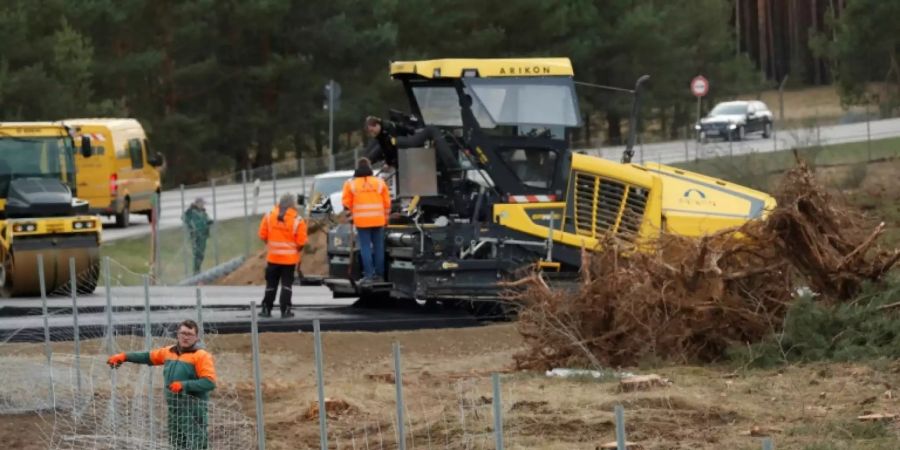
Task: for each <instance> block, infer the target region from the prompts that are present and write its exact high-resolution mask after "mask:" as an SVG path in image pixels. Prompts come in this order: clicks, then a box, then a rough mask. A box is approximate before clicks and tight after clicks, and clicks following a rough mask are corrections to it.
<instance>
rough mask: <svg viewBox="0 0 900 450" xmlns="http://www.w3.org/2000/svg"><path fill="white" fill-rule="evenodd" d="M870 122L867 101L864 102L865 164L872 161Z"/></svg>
mask: <svg viewBox="0 0 900 450" xmlns="http://www.w3.org/2000/svg"><path fill="white" fill-rule="evenodd" d="M871 122H872V121H871V120H870V119H869V101H868V100H866V155H867V158H866V162H869V161H872V127H871V125H872V123H871Z"/></svg>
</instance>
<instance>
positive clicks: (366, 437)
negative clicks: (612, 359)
mask: <svg viewBox="0 0 900 450" xmlns="http://www.w3.org/2000/svg"><path fill="white" fill-rule="evenodd" d="M131 276H133V274H131V273H129V272H127V271H125V270H124V269H122V268H121V267H120V266H118V265H116V264H114V263H113V262H111V261H110V262H106V263H105V264H104V265H103V266H102V267H101V291H100V292H101V293H102V294H103V295H102V296H100V297H99V298H98V296H90V297H79V296H77V295H76V296H71V295H66V294H65V293H64V292H65V291H64V290H62V289H60V290H57V291H53V292H51V293H50V294H51V295H49V296H48V298H47V299H46V300H42V304H41V306H40V308H37V307H36V306H34V305H27V304H24V303H21V304H18V305H19V306H15V305H13V307H15V308H19V310H18V311H15V312H13V313H14V314H13V313H10V312H8V311H7V312H6V315H5V316H3V317H2V318H0V330H2V333H3V335H2V336H3V337H2V339H0V367H2V368H3V370H2V374H3V383H0V423H3V422H4V421H6V420H7V418H8V417H10V416H11V415H22V414H26V415H30V416H31V417H33V418H34V422H37V425H36V426H35V428H36V429H38V430H39V433H37V434H29V436H33V438H35V439H38V440H39V441H40V443H41V445H42V447H41V448H51V449H80V448H100V449H105V448H110V449H112V448H117V449H170V448H216V449H219V448H223V449H230V448H234V449H238V448H241V449H245V448H254V447H256V448H265V447H266V446H267V445H270V446H271V447H272V448H348V449H349V448H353V449H363V448H365V449H482V448H523V449H531V448H548V443H549V442H554V443H555V445H556V446H555V447H553V448H598V443H606V442H610V441H616V440H618V438H621V443H622V446H618V447H616V446H613V447H603V448H623V449H624V448H637V447H634V446H630V445H629V444H627V443H626V440H625V432H626V431H628V432H629V433H631V434H634V435H635V436H636V437H638V438H639V439H648V438H652V437H653V436H654V433H656V431H654V428H653V427H654V425H653V423H654V422H652V421H647V420H644V419H642V418H641V417H640V416H639V415H635V416H633V417H632V419H631V420H632V421H633V422H629V423H628V424H626V422H625V419H626V415H625V414H626V413H627V412H628V411H627V410H626V409H625V408H637V407H641V405H644V406H645V409H644V411H647V408H646V407H652V408H651V409H658V410H659V411H662V412H661V413H660V414H665V415H666V416H665V418H663V419H661V420H664V421H665V420H672V421H673V423H677V418H678V417H680V416H682V415H684V414H688V415H691V414H693V415H695V416H696V417H693V419H692V420H700V421H701V422H703V421H709V423H710V424H716V423H719V422H717V421H721V420H729V419H728V418H727V417H729V415H730V414H731V413H728V412H727V411H725V412H723V411H720V410H718V409H716V407H715V406H714V405H713V404H714V403H716V401H717V400H716V399H705V400H704V399H702V398H697V399H694V400H693V401H694V402H696V403H697V404H696V405H693V404H691V401H690V400H687V399H685V398H679V397H677V396H670V395H669V394H665V393H662V394H660V395H659V396H652V395H649V396H648V395H642V394H640V393H636V394H621V393H616V391H615V386H614V385H608V384H606V385H605V384H604V383H607V382H608V381H609V380H601V381H591V380H588V381H578V380H563V379H558V380H554V379H551V378H545V377H541V375H542V374H533V373H532V374H528V373H518V372H507V373H491V372H489V371H481V370H478V369H477V368H478V367H479V364H480V363H479V361H472V362H471V363H470V364H468V365H467V366H466V367H457V366H455V365H453V366H451V365H445V366H437V367H434V364H435V361H434V360H433V359H430V357H429V356H428V355H419V354H417V352H416V351H415V350H407V349H406V348H403V347H401V346H400V345H399V344H396V343H395V344H394V345H393V346H391V345H384V344H379V345H371V344H363V343H360V342H357V344H356V345H368V346H367V352H368V353H376V354H380V355H382V356H381V358H380V360H381V363H377V364H363V365H358V366H354V367H347V366H346V365H339V366H335V365H333V364H327V363H328V362H329V355H334V354H335V352H337V351H339V349H340V348H339V347H335V348H331V347H328V346H323V344H322V338H321V335H320V333H318V326H317V325H314V330H315V332H314V336H313V338H314V340H313V342H312V343H311V345H310V346H311V347H313V348H312V349H310V348H302V347H297V346H294V345H292V344H290V342H295V341H293V340H291V341H278V340H273V337H272V336H271V335H270V336H268V339H267V340H266V341H264V344H265V345H263V346H260V344H259V339H260V335H259V332H258V329H257V327H255V326H252V324H251V326H248V324H247V323H246V321H247V319H248V318H252V317H254V316H252V314H254V313H255V311H254V310H253V309H252V307H251V308H250V309H248V308H247V306H243V307H240V308H238V307H235V306H234V305H231V306H222V305H221V304H220V302H221V301H222V299H217V298H209V297H208V296H207V294H205V293H204V291H203V290H200V291H197V293H198V296H199V297H198V299H199V300H197V301H196V303H194V302H193V299H192V298H189V299H188V301H183V300H177V299H173V298H172V297H173V293H177V292H179V290H180V295H182V296H183V295H184V292H185V291H188V294H193V293H194V288H187V287H181V288H171V287H155V286H150V285H149V280H148V279H147V278H146V277H142V279H141V280H142V282H146V284H144V285H143V286H132V285H130V284H131V281H129V277H131ZM77 279H78V277H76V280H77ZM107 280H109V281H108V282H107ZM107 286H108V288H107ZM72 291H73V290H72V289H71V288H68V292H69V293H71V292H72ZM75 292H77V286H76V289H75ZM107 292H108V296H107ZM44 302H46V303H44ZM241 302H242V301H241ZM45 305H46V306H45ZM245 305H246V304H245ZM223 313H226V314H230V315H232V316H235V317H237V318H238V319H240V320H242V321H243V322H242V324H241V326H240V329H239V330H237V331H240V332H243V334H234V335H227V334H222V333H220V332H219V331H220V330H219V329H217V325H216V320H219V319H213V318H215V317H217V315H219V316H221V314H223ZM187 318H190V319H193V320H195V321H197V322H198V323H199V324H201V329H202V341H203V342H204V343H205V344H206V345H207V347H208V348H209V349H210V351H211V352H212V353H213V354H214V357H215V361H216V371H217V381H216V389H215V390H214V391H212V395H211V397H210V399H209V400H208V401H207V400H203V399H199V398H196V397H191V396H184V394H178V395H174V394H171V393H169V392H168V391H167V389H166V388H167V387H166V385H165V382H164V379H165V377H164V373H163V370H162V368H160V367H149V366H147V365H142V364H132V363H127V364H125V365H123V366H121V367H120V368H118V369H117V370H112V369H110V368H109V367H108V366H107V358H108V357H109V355H111V354H114V353H118V352H143V351H148V350H150V349H155V348H160V347H167V346H171V345H174V343H175V339H174V337H175V334H174V333H175V331H176V327H177V325H178V323H179V322H181V321H182V320H184V319H187ZM232 331H234V330H232ZM247 331H250V333H249V334H247V333H246V332H247ZM290 334H293V335H296V333H290ZM335 337H336V336H335ZM336 338H338V337H336ZM338 339H344V338H338ZM306 342H309V341H306ZM329 342H334V341H329ZM433 345H441V344H440V343H439V342H435V343H433ZM308 355H312V356H308ZM304 359H306V360H307V362H306V364H307V367H309V365H310V364H311V363H310V362H308V361H309V360H313V359H314V360H315V364H314V365H313V366H312V369H311V370H309V371H307V370H306V369H302V368H299V367H298V364H299V361H302V360H304ZM457 362H458V361H457ZM438 364H440V363H438ZM494 367H496V365H494ZM536 378H539V381H538V382H535V380H536ZM289 380H294V381H295V382H290V381H289ZM538 383H539V384H538ZM578 383H581V385H580V386H579V385H578ZM545 389H546V390H547V392H544V390H545ZM587 391H592V392H599V393H600V394H599V395H597V396H592V397H587V398H567V392H581V393H584V392H587ZM539 392H540V394H539ZM601 399H602V401H601ZM617 405H624V406H625V408H622V409H621V412H620V413H617V408H615V407H616V406H617ZM653 405H658V406H653ZM667 405H668V406H667ZM695 409H696V411H695ZM576 411H577V412H576ZM692 411H694V412H692ZM720 415H724V418H722V417H719V416H720ZM317 422H318V423H320V425H321V426H320V427H316V426H315V425H314V424H315V423H317ZM704 423H705V422H704ZM626 425H628V426H627V427H626ZM267 428H269V430H268V431H269V432H270V433H271V434H265V432H266V429H267ZM27 432H28V433H33V431H27ZM671 433H674V432H671V431H670V434H671ZM676 434H677V433H676ZM266 436H269V438H268V440H266V438H265V437H266ZM561 437H562V438H564V440H562V442H563V443H564V444H560V441H561ZM260 438H262V443H260ZM755 441H758V442H757V445H756V446H755V447H752V446H750V445H748V446H747V447H746V448H759V447H758V444H759V443H761V441H759V440H755ZM668 442H670V443H671V441H668ZM750 442H753V441H750ZM750 442H748V444H749V443H750ZM768 442H771V441H768ZM560 445H563V447H560ZM616 445H618V443H617V444H616ZM660 445H662V444H660ZM648 448H671V447H659V446H653V447H648Z"/></svg>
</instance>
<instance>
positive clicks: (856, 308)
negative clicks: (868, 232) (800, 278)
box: [731, 280, 900, 367]
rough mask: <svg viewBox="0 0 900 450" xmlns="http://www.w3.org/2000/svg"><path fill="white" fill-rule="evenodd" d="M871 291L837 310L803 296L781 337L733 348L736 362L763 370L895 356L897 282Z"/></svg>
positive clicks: (899, 318) (899, 316)
mask: <svg viewBox="0 0 900 450" xmlns="http://www.w3.org/2000/svg"><path fill="white" fill-rule="evenodd" d="M889 283H890V284H889V285H888V286H886V287H885V286H870V287H869V288H868V289H866V292H864V293H863V294H862V295H861V296H860V297H859V298H857V299H856V300H854V301H853V302H849V303H842V304H837V305H830V304H823V303H821V302H818V301H816V300H815V299H813V298H811V297H809V296H804V297H802V298H799V299H798V300H796V301H795V302H794V303H793V304H792V305H791V306H790V309H789V310H788V313H787V317H786V318H785V321H784V327H783V330H782V331H781V332H778V333H776V334H774V335H773V336H772V337H770V338H769V339H767V340H766V341H763V342H760V343H758V344H754V345H751V346H749V347H735V348H734V349H733V350H732V352H731V356H732V359H733V360H735V361H739V362H743V363H747V364H750V365H754V366H760V367H768V366H773V365H778V364H782V363H792V362H810V361H822V360H829V361H860V360H867V359H876V358H882V357H883V358H898V357H900V310H898V308H897V307H896V306H894V307H891V308H882V307H883V306H886V305H891V304H894V303H897V302H900V281H898V280H893V281H891V282H889Z"/></svg>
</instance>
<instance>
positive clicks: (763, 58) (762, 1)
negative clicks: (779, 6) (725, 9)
mask: <svg viewBox="0 0 900 450" xmlns="http://www.w3.org/2000/svg"><path fill="white" fill-rule="evenodd" d="M767 3H768V2H767V1H766V0H757V3H756V17H757V21H758V24H759V27H758V28H757V35H758V37H759V69H760V72H762V79H763V80H765V79H767V78H768V77H769V64H768V63H769V52H768V48H769V45H768V43H767V42H766V37H767V36H768V33H767V32H766V30H767V27H766V16H767V13H766V11H767V10H768V8H767V7H766V4H767Z"/></svg>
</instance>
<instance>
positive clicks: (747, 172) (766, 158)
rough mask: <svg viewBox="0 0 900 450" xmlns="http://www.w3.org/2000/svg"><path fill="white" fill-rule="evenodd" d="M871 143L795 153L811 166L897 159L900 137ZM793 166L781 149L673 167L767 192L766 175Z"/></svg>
mask: <svg viewBox="0 0 900 450" xmlns="http://www.w3.org/2000/svg"><path fill="white" fill-rule="evenodd" d="M870 144H871V147H869V146H868V145H867V143H866V142H853V143H848V144H837V145H827V146H821V147H819V146H813V147H801V148H798V149H797V152H798V153H799V155H800V156H801V157H802V158H803V159H804V160H806V162H807V163H808V164H809V165H810V166H811V167H828V166H837V165H853V164H857V165H859V163H865V162H867V161H875V160H884V159H891V158H898V157H900V138H891V139H879V140H873V141H871V143H870ZM795 164H796V163H795V159H794V153H793V150H784V151H779V152H770V153H752V154H749V155H735V156H720V157H717V158H711V159H703V160H698V161H688V162H684V163H678V164H674V166H675V167H679V168H682V169H686V170H690V171H693V172H699V173H702V174H705V175H709V176H714V177H718V178H722V179H724V180H728V181H731V182H734V183H738V184H742V185H745V186H749V187H753V188H755V189H766V188H767V187H768V184H769V183H768V182H769V180H768V177H769V176H771V175H774V174H779V173H781V172H784V171H786V170H788V169H789V168H791V167H793V166H794V165H795ZM858 171H859V170H858Z"/></svg>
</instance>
